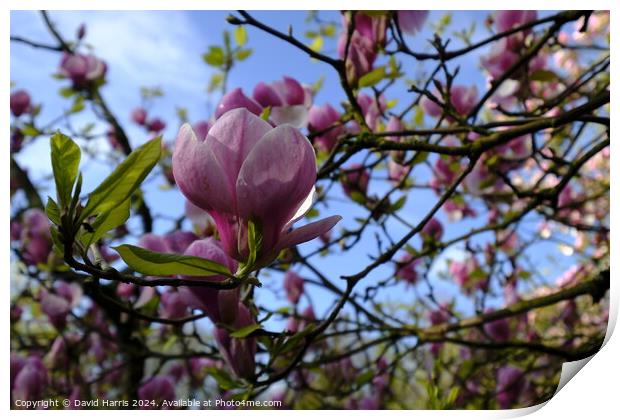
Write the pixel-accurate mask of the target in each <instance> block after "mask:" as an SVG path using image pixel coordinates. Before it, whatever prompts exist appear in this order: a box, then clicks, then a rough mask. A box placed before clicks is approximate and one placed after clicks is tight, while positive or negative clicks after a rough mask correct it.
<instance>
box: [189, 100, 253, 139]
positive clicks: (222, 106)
mask: <svg viewBox="0 0 620 420" xmlns="http://www.w3.org/2000/svg"><path fill="white" fill-rule="evenodd" d="M237 108H245V109H247V110H248V111H250V112H251V113H252V114H254V115H260V114H261V112H263V108H262V107H261V106H260V104H259V103H258V102H256V101H255V100H254V99H251V98H248V97H247V96H245V93H243V91H242V90H241V88H236V89H233V90H231V91H230V92H228V93H226V94H225V95H224V96H223V97H222V99H221V100H220V103H219V104H218V105H217V108H216V109H215V118H216V119H218V118H220V117H221V116H222V115H224V114H225V113H226V112H228V111H230V110H233V109H237ZM179 134H180V133H179ZM199 141H203V140H202V139H200V138H199Z"/></svg>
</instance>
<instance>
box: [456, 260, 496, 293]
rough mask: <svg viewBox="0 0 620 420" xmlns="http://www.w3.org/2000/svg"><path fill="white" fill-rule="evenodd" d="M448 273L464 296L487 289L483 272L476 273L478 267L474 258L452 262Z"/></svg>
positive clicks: (486, 279)
mask: <svg viewBox="0 0 620 420" xmlns="http://www.w3.org/2000/svg"><path fill="white" fill-rule="evenodd" d="M449 271H450V275H451V276H452V277H453V278H454V280H455V281H456V283H457V284H458V285H459V286H461V288H462V289H463V291H464V292H465V293H466V294H471V293H473V292H474V291H475V290H478V289H479V290H484V289H486V288H487V285H488V278H487V277H486V275H485V274H484V272H482V273H478V272H479V271H480V266H479V264H478V261H477V260H476V258H474V257H471V258H468V259H467V260H465V261H452V262H451V263H450V267H449Z"/></svg>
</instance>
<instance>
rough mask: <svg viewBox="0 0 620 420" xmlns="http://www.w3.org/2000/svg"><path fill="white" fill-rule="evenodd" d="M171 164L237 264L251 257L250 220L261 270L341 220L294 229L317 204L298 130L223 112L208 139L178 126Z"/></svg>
mask: <svg viewBox="0 0 620 420" xmlns="http://www.w3.org/2000/svg"><path fill="white" fill-rule="evenodd" d="M172 163H173V172H174V178H175V180H176V182H177V185H178V186H179V188H180V189H181V192H182V193H183V194H184V195H185V197H186V198H187V199H188V200H189V201H191V202H192V203H193V204H194V205H196V206H198V207H200V208H202V209H203V210H205V211H207V212H208V213H209V214H210V215H211V217H213V220H214V221H215V224H216V227H217V230H218V232H219V234H220V238H221V241H222V245H223V248H224V250H225V251H226V252H227V253H228V255H230V256H231V257H233V258H235V259H236V260H238V261H241V262H246V261H247V260H248V256H249V248H248V223H249V222H250V221H252V222H253V223H254V225H255V227H257V229H258V233H259V234H260V236H261V239H262V243H261V247H260V249H259V250H258V252H257V258H256V265H257V266H259V265H265V264H268V263H269V262H271V261H272V260H273V259H274V258H275V257H276V256H277V255H278V253H279V252H280V250H282V249H285V248H288V247H290V246H293V245H296V244H299V243H302V242H307V241H309V240H311V239H314V238H316V237H317V236H319V235H321V234H322V233H325V232H327V231H328V230H329V229H331V228H332V227H333V226H334V225H335V224H336V223H337V222H338V220H340V216H332V217H329V218H326V219H323V220H320V221H318V222H314V223H310V224H308V225H306V226H304V227H302V228H299V229H292V227H293V223H294V222H295V221H297V220H299V219H300V218H301V217H302V216H303V215H304V214H305V213H306V212H307V211H308V210H309V208H310V206H311V205H312V197H313V194H314V182H315V180H316V157H315V154H314V149H313V148H312V145H311V144H310V142H309V141H308V139H306V138H305V137H304V136H303V135H302V134H301V133H300V132H299V131H298V130H297V129H295V128H294V127H292V126H290V125H282V126H278V127H275V128H273V127H272V126H271V125H269V123H267V122H266V121H263V120H262V119H261V118H259V117H257V116H255V115H253V114H252V113H250V112H249V111H248V110H246V109H235V110H233V111H230V112H227V113H226V114H225V115H223V116H222V117H221V118H220V119H218V120H217V121H216V123H215V124H214V125H213V127H212V128H211V130H210V131H209V134H208V135H207V138H206V139H205V140H204V141H200V140H198V138H197V137H196V135H195V134H194V131H193V130H192V129H191V127H190V126H189V125H187V124H186V125H184V126H183V127H181V130H180V131H179V135H178V137H177V143H176V148H175V150H174V153H173V156H172Z"/></svg>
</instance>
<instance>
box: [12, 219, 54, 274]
mask: <svg viewBox="0 0 620 420" xmlns="http://www.w3.org/2000/svg"><path fill="white" fill-rule="evenodd" d="M49 229H50V222H49V219H48V218H47V216H46V214H45V213H44V212H43V211H42V210H40V209H36V208H32V209H28V210H26V211H25V212H24V214H23V215H22V224H21V229H20V232H19V234H20V237H19V240H20V241H21V245H22V258H23V260H24V262H26V264H30V265H36V264H42V263H45V262H47V258H48V255H49V253H50V252H51V250H52V237H51V234H50V230H49Z"/></svg>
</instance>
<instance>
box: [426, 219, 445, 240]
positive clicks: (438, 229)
mask: <svg viewBox="0 0 620 420" xmlns="http://www.w3.org/2000/svg"><path fill="white" fill-rule="evenodd" d="M420 233H421V234H422V238H424V240H429V241H432V242H438V241H440V240H441V237H442V236H443V226H442V225H441V222H440V221H439V220H437V219H435V218H434V217H433V218H431V219H430V220H429V221H428V223H426V225H424V227H423V228H422V232H420Z"/></svg>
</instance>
